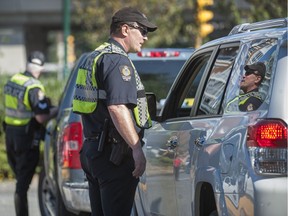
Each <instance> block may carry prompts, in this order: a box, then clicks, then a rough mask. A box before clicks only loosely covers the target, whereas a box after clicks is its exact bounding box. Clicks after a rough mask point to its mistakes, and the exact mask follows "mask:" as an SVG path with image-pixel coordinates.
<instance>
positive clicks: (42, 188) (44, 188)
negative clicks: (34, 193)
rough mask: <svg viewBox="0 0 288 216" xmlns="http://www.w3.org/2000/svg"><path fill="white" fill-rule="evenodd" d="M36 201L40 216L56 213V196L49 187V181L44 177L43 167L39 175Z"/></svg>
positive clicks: (49, 215)
mask: <svg viewBox="0 0 288 216" xmlns="http://www.w3.org/2000/svg"><path fill="white" fill-rule="evenodd" d="M38 201H39V208H40V212H41V215H42V216H51V215H56V212H55V204H56V198H55V195H54V193H53V189H52V188H51V187H50V185H49V182H48V180H47V178H46V175H45V170H44V169H42V170H41V172H40V175H39V185H38Z"/></svg>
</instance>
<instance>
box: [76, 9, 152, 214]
mask: <svg viewBox="0 0 288 216" xmlns="http://www.w3.org/2000/svg"><path fill="white" fill-rule="evenodd" d="M156 29H157V27H156V26H155V25H154V24H152V23H151V22H149V21H148V19H147V17H146V16H145V15H144V14H143V13H141V12H140V11H139V10H137V9H135V8H131V7H125V8H122V9H121V10H119V11H118V12H116V13H115V14H114V16H113V17H112V22H111V26H110V39H109V40H108V42H106V43H104V44H102V45H101V46H99V47H98V48H97V49H95V50H94V51H93V52H91V53H90V54H88V55H87V57H86V59H85V60H84V61H83V62H82V63H81V64H80V68H79V70H78V76H77V80H76V89H75V94H74V99H73V111H74V112H76V113H80V114H81V117H82V123H83V130H84V136H85V141H84V144H83V148H82V150H81V155H80V160H81V164H82V168H83V170H84V172H85V173H86V177H87V179H88V182H89V196H90V203H91V209H92V215H93V216H96V215H97V216H99V215H105V216H116V215H122V216H126V215H127V216H128V215H130V212H131V208H132V204H133V200H134V195H135V190H136V187H137V184H138V181H139V177H140V176H141V175H142V174H143V173H144V171H145V166H146V159H145V156H144V153H143V150H142V137H143V133H144V129H145V128H148V127H150V126H151V120H150V118H149V113H148V109H147V103H146V97H145V90H144V86H143V84H142V83H141V80H140V77H139V75H138V73H137V71H136V69H135V67H134V65H133V63H132V62H131V60H130V59H129V57H128V55H127V53H129V52H138V51H140V50H141V47H142V45H143V44H144V42H145V41H146V40H147V39H148V36H147V33H148V32H153V31H155V30H156Z"/></svg>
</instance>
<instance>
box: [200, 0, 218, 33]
mask: <svg viewBox="0 0 288 216" xmlns="http://www.w3.org/2000/svg"><path fill="white" fill-rule="evenodd" d="M213 3H214V2H213V0H197V6H198V7H197V22H198V25H199V36H200V37H201V38H204V37H206V36H207V35H208V34H210V33H211V32H213V30H214V27H213V25H212V24H210V23H208V21H210V20H211V19H212V18H213V16H214V14H213V12H212V11H210V10H208V9H207V8H206V7H207V6H211V5H213Z"/></svg>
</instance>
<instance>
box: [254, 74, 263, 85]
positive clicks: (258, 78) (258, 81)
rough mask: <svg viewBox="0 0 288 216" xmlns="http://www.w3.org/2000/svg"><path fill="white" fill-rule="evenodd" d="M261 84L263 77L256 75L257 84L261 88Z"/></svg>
mask: <svg viewBox="0 0 288 216" xmlns="http://www.w3.org/2000/svg"><path fill="white" fill-rule="evenodd" d="M261 82H262V77H261V76H258V75H256V80H255V84H256V85H257V86H259V85H260V84H261Z"/></svg>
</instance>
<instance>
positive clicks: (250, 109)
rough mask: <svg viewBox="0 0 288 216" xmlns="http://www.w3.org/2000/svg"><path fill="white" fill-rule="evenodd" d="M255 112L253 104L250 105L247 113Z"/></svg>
mask: <svg viewBox="0 0 288 216" xmlns="http://www.w3.org/2000/svg"><path fill="white" fill-rule="evenodd" d="M252 110H254V106H253V104H252V103H250V104H249V105H248V106H247V111H252Z"/></svg>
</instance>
